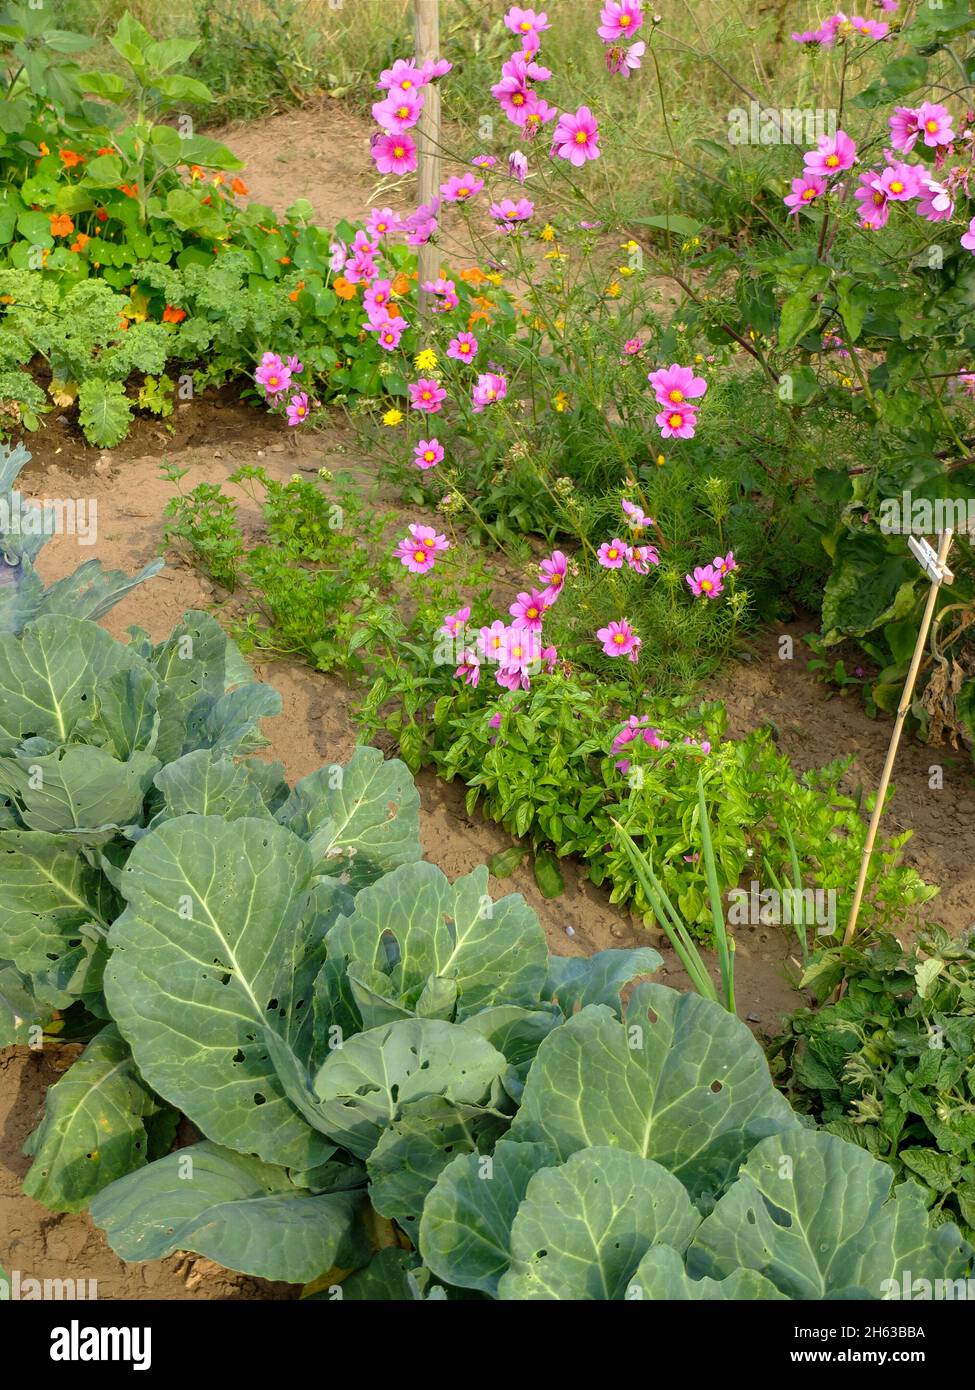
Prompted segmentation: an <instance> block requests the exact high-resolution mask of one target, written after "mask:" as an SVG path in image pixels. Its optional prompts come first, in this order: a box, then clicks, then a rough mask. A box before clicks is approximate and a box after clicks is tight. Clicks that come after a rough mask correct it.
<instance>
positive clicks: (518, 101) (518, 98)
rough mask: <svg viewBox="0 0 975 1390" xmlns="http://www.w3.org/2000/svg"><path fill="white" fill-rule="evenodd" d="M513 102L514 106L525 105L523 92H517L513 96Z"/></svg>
mask: <svg viewBox="0 0 975 1390" xmlns="http://www.w3.org/2000/svg"><path fill="white" fill-rule="evenodd" d="M511 104H512V106H524V104H525V98H524V96H523V95H522V93H521V92H515V94H514V96H513V97H512V98H511Z"/></svg>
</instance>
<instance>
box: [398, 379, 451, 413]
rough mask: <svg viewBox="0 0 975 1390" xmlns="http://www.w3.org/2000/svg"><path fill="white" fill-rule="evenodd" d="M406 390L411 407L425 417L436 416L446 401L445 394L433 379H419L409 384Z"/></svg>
mask: <svg viewBox="0 0 975 1390" xmlns="http://www.w3.org/2000/svg"><path fill="white" fill-rule="evenodd" d="M406 389H407V390H408V391H409V393H410V405H411V407H412V408H413V409H414V410H422V411H424V412H425V413H426V414H427V415H436V414H437V412H438V411H439V410H440V409H441V404H442V402H443V401H445V400H446V399H447V392H446V391H445V390H444V388H443V387H442V386H441V385H440V382H439V381H435V380H434V378H433V377H421V378H420V380H419V381H412V382H410V384H409V386H407V388H406Z"/></svg>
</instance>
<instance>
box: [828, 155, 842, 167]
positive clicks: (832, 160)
mask: <svg viewBox="0 0 975 1390" xmlns="http://www.w3.org/2000/svg"><path fill="white" fill-rule="evenodd" d="M839 162H840V157H839V155H838V154H828V155H827V156H826V165H827V168H830V169H835V168H836V166H837V164H839Z"/></svg>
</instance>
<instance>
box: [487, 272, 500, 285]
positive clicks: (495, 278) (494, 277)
mask: <svg viewBox="0 0 975 1390" xmlns="http://www.w3.org/2000/svg"><path fill="white" fill-rule="evenodd" d="M487 278H488V279H489V280H490V282H491V284H492V285H494V286H495V288H497V286H498V285H500V284H501V282H502V281H503V280H504V276H503V275H502V274H501V273H500V272H499V271H497V270H493V271H492V272H491V274H490V275H489V276H488V277H487Z"/></svg>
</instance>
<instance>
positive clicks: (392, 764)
mask: <svg viewBox="0 0 975 1390" xmlns="http://www.w3.org/2000/svg"><path fill="white" fill-rule="evenodd" d="M278 820H280V821H281V822H282V824H283V825H287V826H288V827H289V828H290V829H291V830H293V831H294V832H295V834H296V835H300V836H301V838H302V839H303V840H308V841H309V843H310V846H311V849H312V852H313V853H314V855H315V858H316V865H317V872H318V873H320V874H328V875H330V876H333V877H340V878H341V880H342V882H343V883H347V884H349V885H350V886H351V887H352V888H354V889H357V888H360V887H362V886H364V885H366V884H369V883H372V882H374V881H375V880H376V879H377V878H380V877H381V876H382V874H384V873H387V872H388V871H389V870H390V869H395V868H396V867H397V866H398V865H400V864H409V863H412V862H413V861H414V860H417V859H419V857H420V796H419V793H418V792H417V790H416V787H415V786H414V784H413V778H412V777H411V776H410V774H409V771H408V770H407V768H406V767H404V765H403V764H402V763H401V762H398V761H397V760H396V759H391V760H390V761H388V762H387V761H385V760H384V759H383V755H382V754H381V753H380V751H379V749H378V748H364V747H360V748H357V749H356V750H355V753H354V754H353V755H352V758H351V760H350V761H349V763H348V764H347V766H345V767H341V766H340V765H339V764H334V765H332V766H328V767H323V768H319V770H318V771H317V772H313V773H312V774H311V775H310V776H309V777H304V778H302V780H301V781H300V782H299V783H298V784H297V785H296V786H295V788H294V790H293V791H292V793H291V795H290V797H289V798H288V800H287V801H286V802H285V804H284V805H283V806H282V807H281V809H280V811H279V812H278Z"/></svg>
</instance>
